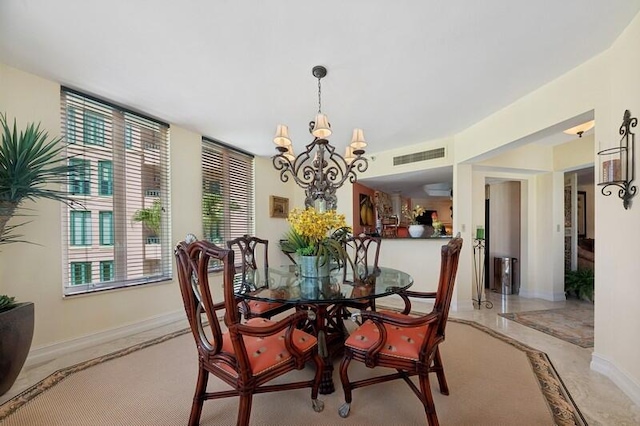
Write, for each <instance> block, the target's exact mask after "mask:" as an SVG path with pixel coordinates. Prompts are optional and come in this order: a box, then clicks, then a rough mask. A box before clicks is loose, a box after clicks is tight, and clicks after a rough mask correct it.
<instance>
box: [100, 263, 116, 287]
mask: <svg viewBox="0 0 640 426" xmlns="http://www.w3.org/2000/svg"><path fill="white" fill-rule="evenodd" d="M100 281H103V282H106V281H113V260H103V261H102V262H100Z"/></svg>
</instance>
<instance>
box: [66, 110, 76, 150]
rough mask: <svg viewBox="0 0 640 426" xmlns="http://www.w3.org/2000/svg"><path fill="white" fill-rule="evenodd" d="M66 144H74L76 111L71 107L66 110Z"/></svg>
mask: <svg viewBox="0 0 640 426" xmlns="http://www.w3.org/2000/svg"><path fill="white" fill-rule="evenodd" d="M67 143H76V110H75V108H73V107H71V106H70V107H69V108H68V109H67Z"/></svg>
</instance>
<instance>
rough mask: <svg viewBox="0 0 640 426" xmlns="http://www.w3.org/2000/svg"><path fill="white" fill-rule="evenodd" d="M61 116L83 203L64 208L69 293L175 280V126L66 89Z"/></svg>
mask: <svg viewBox="0 0 640 426" xmlns="http://www.w3.org/2000/svg"><path fill="white" fill-rule="evenodd" d="M61 113H62V118H63V120H62V123H63V124H62V130H63V132H65V135H64V136H65V137H66V138H67V140H70V139H72V138H75V140H76V143H72V144H69V145H67V153H66V154H67V156H69V157H72V160H71V161H72V164H73V165H75V166H76V170H75V173H74V175H73V176H72V177H71V179H70V182H69V191H70V193H71V194H73V195H74V198H75V199H76V201H78V204H79V205H80V206H82V207H81V208H77V207H74V208H70V207H68V206H66V205H64V206H63V207H62V209H63V217H62V220H63V226H65V227H68V228H69V230H70V231H69V233H68V235H67V238H65V239H64V241H63V253H64V262H65V263H66V264H68V265H69V268H67V270H68V271H69V272H68V273H67V274H65V276H64V277H63V283H64V288H65V295H73V294H79V293H87V292H91V291H96V290H105V289H110V288H121V287H128V286H134V285H140V284H146V283H150V282H157V281H163V280H169V279H171V274H172V261H173V252H172V247H171V240H170V235H171V234H170V229H169V225H170V215H169V206H170V201H171V199H170V193H169V162H168V158H169V126H168V125H167V124H165V123H161V122H158V121H157V120H154V119H150V118H148V117H144V116H142V115H140V114H139V113H134V112H132V111H129V110H127V109H125V108H122V107H119V106H116V105H112V104H110V103H108V102H105V101H102V100H99V99H96V98H93V97H90V96H87V95H84V94H82V93H79V92H77V91H75V90H72V89H68V88H62V91H61ZM71 133H73V134H71ZM91 188H93V189H92V190H91ZM158 203H159V204H160V205H159V206H158V205H157V204H158ZM92 212H93V214H92ZM140 212H145V213H146V214H143V215H139V213H140ZM134 216H140V217H143V218H144V220H140V221H137V220H133V218H134ZM150 216H151V217H150ZM93 234H95V235H97V236H98V238H92V235H93ZM149 237H153V241H154V244H148V240H147V239H148V238H149ZM73 265H76V266H73ZM80 265H82V266H80ZM86 265H89V266H88V267H87V266H86ZM91 265H93V268H94V270H93V274H91ZM83 268H84V269H83ZM87 268H88V269H87Z"/></svg>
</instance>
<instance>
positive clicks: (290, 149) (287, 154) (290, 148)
mask: <svg viewBox="0 0 640 426" xmlns="http://www.w3.org/2000/svg"><path fill="white" fill-rule="evenodd" d="M283 155H284V156H285V157H287V159H288V160H289V161H291V162H292V163H293V162H294V161H295V159H296V155H295V154H294V153H293V145H291V141H289V145H287V152H285V153H284V154H283Z"/></svg>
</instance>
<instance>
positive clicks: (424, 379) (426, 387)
mask: <svg viewBox="0 0 640 426" xmlns="http://www.w3.org/2000/svg"><path fill="white" fill-rule="evenodd" d="M419 378H420V391H421V392H422V395H423V397H424V411H425V413H426V414H427V422H428V423H429V426H438V425H439V423H438V416H437V415H436V405H435V404H434V402H433V395H432V394H431V384H430V383H429V372H427V371H425V372H424V373H420V374H419Z"/></svg>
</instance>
